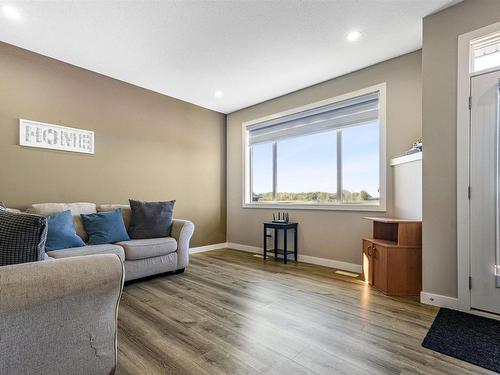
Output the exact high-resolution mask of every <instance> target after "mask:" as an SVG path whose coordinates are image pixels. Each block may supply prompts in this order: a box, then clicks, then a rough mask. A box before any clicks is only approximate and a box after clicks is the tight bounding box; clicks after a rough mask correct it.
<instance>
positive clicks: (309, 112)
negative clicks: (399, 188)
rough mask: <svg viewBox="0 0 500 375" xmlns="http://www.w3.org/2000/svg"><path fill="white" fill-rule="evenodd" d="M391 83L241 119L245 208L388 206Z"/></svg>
mask: <svg viewBox="0 0 500 375" xmlns="http://www.w3.org/2000/svg"><path fill="white" fill-rule="evenodd" d="M383 103H385V84H384V85H378V86H376V87H372V88H369V89H366V90H362V91H360V92H357V93H353V94H350V95H344V96H342V97H340V98H333V99H330V100H327V101H323V102H320V103H316V104H313V105H310V106H307V107H306V108H301V109H297V110H294V111H290V112H288V113H285V114H278V115H275V116H272V117H271V118H270V119H262V120H256V121H252V122H249V123H245V124H243V132H244V140H245V166H244V167H245V175H244V176H245V177H244V178H245V181H244V186H245V192H244V202H243V203H244V206H245V207H269V206H272V207H274V206H277V207H281V206H285V207H289V206H293V207H297V208H330V209H365V210H384V209H385V197H384V193H385V181H384V180H385V166H384V165H385V152H384V150H383V149H382V145H383V144H384V142H383V135H384V116H383V108H382V107H383V106H382V104H383Z"/></svg>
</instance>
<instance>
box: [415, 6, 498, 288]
mask: <svg viewBox="0 0 500 375" xmlns="http://www.w3.org/2000/svg"><path fill="white" fill-rule="evenodd" d="M498 21H500V1H498V0H466V1H465V2H463V3H460V4H457V5H455V6H453V7H451V8H448V9H445V10H444V11H442V12H439V13H437V14H434V15H432V16H429V17H426V18H425V19H424V39H423V48H422V75H423V91H422V95H423V138H424V149H425V152H424V159H423V187H422V189H423V290H424V291H426V292H429V293H436V294H441V295H446V296H451V297H456V296H457V220H456V217H457V216H456V215H457V203H456V202H457V192H456V186H457V184H456V178H457V173H456V168H457V163H456V155H457V148H456V144H457V140H456V136H457V131H456V128H457V121H456V118H457V105H456V102H457V49H458V36H459V35H460V34H464V33H467V32H469V31H473V30H476V29H479V28H481V27H483V26H486V25H489V24H492V23H495V22H498Z"/></svg>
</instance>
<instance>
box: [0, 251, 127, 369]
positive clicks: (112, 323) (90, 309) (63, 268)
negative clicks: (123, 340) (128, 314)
mask: <svg viewBox="0 0 500 375" xmlns="http://www.w3.org/2000/svg"><path fill="white" fill-rule="evenodd" d="M123 281H124V272H123V264H122V262H121V261H120V259H119V258H118V257H117V256H116V255H111V254H104V255H96V256H92V257H73V258H67V259H60V260H52V261H44V262H33V263H23V264H16V265H11V266H3V267H0V291H1V292H0V293H1V294H0V374H5V375H7V374H9V375H17V374H23V375H31V374H33V375H35V374H99V375H100V374H112V373H113V372H114V371H115V368H116V355H117V345H116V344H117V342H116V340H117V339H116V337H117V336H116V331H117V313H118V302H119V300H120V296H121V291H122V286H123Z"/></svg>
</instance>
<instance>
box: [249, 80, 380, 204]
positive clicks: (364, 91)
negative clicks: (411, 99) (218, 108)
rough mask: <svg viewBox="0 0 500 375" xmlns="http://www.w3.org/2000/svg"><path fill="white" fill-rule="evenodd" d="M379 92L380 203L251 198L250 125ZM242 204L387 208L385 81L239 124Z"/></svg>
mask: <svg viewBox="0 0 500 375" xmlns="http://www.w3.org/2000/svg"><path fill="white" fill-rule="evenodd" d="M375 91H378V92H379V131H380V148H379V149H380V158H379V163H380V165H379V180H380V203H379V204H378V205H368V204H342V203H328V204H325V203H317V204H316V203H313V204H304V203H293V202H291V203H283V202H280V203H275V202H270V203H264V202H252V201H251V193H252V192H251V190H252V187H251V165H250V147H249V143H248V130H247V128H248V127H249V126H251V125H255V124H258V123H261V122H265V121H270V120H274V119H277V118H280V117H284V116H289V115H293V114H296V113H299V112H304V111H307V110H311V109H315V108H318V107H322V106H325V105H330V104H333V103H336V102H340V101H343V100H347V99H352V98H355V97H358V96H361V95H366V94H369V93H372V92H375ZM241 134H242V171H243V173H242V207H243V208H267V209H299V210H333V211H365V212H385V211H386V207H387V190H386V186H387V177H386V176H387V174H386V164H387V163H386V160H387V155H386V154H387V147H386V83H385V82H384V83H380V84H377V85H374V86H370V87H367V88H364V89H361V90H357V91H353V92H350V93H347V94H343V95H339V96H335V97H332V98H328V99H325V100H321V101H319V102H315V103H311V104H307V105H304V106H301V107H298V108H293V109H291V110H288V111H283V112H279V113H275V114H273V115H270V116H265V117H261V118H258V119H255V120H252V121H246V122H243V123H242V128H241Z"/></svg>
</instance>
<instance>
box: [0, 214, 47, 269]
mask: <svg viewBox="0 0 500 375" xmlns="http://www.w3.org/2000/svg"><path fill="white" fill-rule="evenodd" d="M46 239H47V218H46V217H43V216H38V215H30V214H19V213H12V212H9V211H7V210H4V209H2V210H0V266H8V265H11V264H18V263H28V262H36V261H39V260H43V259H44V256H45V240H46Z"/></svg>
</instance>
